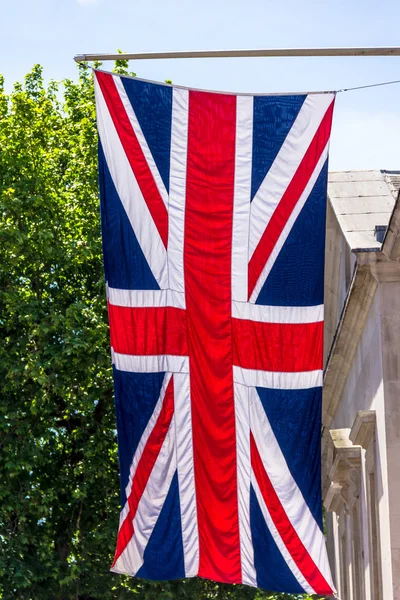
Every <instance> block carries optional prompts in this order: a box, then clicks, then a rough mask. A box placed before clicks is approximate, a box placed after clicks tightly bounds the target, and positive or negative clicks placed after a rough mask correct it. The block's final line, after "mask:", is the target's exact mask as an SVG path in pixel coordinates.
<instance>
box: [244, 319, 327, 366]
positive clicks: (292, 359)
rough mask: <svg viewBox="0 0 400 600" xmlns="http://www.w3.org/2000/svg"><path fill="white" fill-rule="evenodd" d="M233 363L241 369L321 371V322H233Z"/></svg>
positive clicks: (322, 324) (322, 325) (322, 332)
mask: <svg viewBox="0 0 400 600" xmlns="http://www.w3.org/2000/svg"><path fill="white" fill-rule="evenodd" d="M232 334H233V364H234V365H236V366H239V367H242V368H244V369H257V370H261V371H278V372H286V373H293V372H295V371H314V370H317V369H322V355H323V351H322V350H323V335H324V323H323V322H322V321H320V322H318V323H290V324H289V323H259V322H256V321H247V320H245V319H232Z"/></svg>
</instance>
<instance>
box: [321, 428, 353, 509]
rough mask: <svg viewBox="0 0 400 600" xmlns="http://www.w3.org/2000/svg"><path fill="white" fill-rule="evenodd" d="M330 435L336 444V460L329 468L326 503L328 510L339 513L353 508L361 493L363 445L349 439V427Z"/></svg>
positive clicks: (334, 430)
mask: <svg viewBox="0 0 400 600" xmlns="http://www.w3.org/2000/svg"><path fill="white" fill-rule="evenodd" d="M330 437H331V439H332V443H333V446H334V460H333V464H332V466H331V467H330V469H329V474H328V478H329V481H330V485H329V486H328V487H327V490H326V494H325V498H324V505H325V508H326V509H327V510H333V511H334V512H336V513H339V512H340V511H341V510H342V508H345V509H346V508H351V507H352V506H353V504H354V502H355V501H356V500H357V498H358V497H359V495H360V484H361V446H355V445H353V444H352V443H351V440H350V439H349V429H333V430H332V431H330Z"/></svg>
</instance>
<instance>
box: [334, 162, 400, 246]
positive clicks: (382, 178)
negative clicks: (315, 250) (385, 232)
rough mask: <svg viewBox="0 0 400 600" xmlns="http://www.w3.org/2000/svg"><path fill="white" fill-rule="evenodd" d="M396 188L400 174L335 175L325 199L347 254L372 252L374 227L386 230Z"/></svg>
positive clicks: (389, 172)
mask: <svg viewBox="0 0 400 600" xmlns="http://www.w3.org/2000/svg"><path fill="white" fill-rule="evenodd" d="M399 187H400V171H337V172H335V171H334V172H331V173H329V176H328V196H329V199H330V201H331V204H332V208H333V210H334V212H335V214H336V217H337V219H338V221H339V225H340V227H341V229H342V231H343V233H344V235H345V237H346V240H347V243H348V244H349V246H350V248H351V250H370V249H371V250H372V249H373V250H375V249H379V248H380V247H381V244H380V243H379V242H378V241H377V240H376V238H375V226H377V225H378V226H379V225H380V226H387V225H388V223H389V219H390V216H391V214H392V212H393V208H394V205H395V202H396V198H397V195H398V192H399Z"/></svg>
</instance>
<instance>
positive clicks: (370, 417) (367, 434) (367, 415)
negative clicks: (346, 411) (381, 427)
mask: <svg viewBox="0 0 400 600" xmlns="http://www.w3.org/2000/svg"><path fill="white" fill-rule="evenodd" d="M375 426H376V414H375V411H374V410H360V411H358V413H357V416H356V418H355V421H354V423H353V427H352V428H351V431H350V435H349V438H350V440H351V441H352V442H353V444H357V445H358V446H362V448H364V450H367V449H368V446H369V445H370V443H371V440H372V439H373V437H374V435H375Z"/></svg>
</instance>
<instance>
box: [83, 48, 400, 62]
mask: <svg viewBox="0 0 400 600" xmlns="http://www.w3.org/2000/svg"><path fill="white" fill-rule="evenodd" d="M317 56H400V46H380V47H360V48H264V49H258V50H193V51H191V50H188V51H183V52H136V53H130V52H123V53H117V54H77V55H76V56H75V57H74V60H75V61H76V62H77V63H80V62H85V61H93V60H95V61H103V60H155V59H157V60H159V59H163V58H256V57H275V58H277V57H280V58H292V57H298V58H301V57H317Z"/></svg>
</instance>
